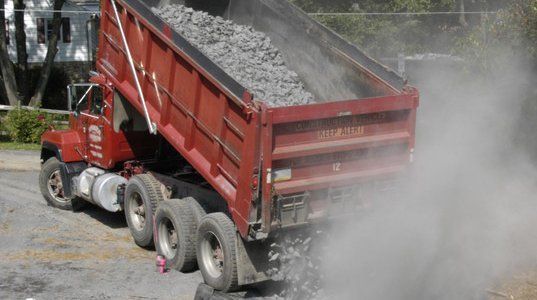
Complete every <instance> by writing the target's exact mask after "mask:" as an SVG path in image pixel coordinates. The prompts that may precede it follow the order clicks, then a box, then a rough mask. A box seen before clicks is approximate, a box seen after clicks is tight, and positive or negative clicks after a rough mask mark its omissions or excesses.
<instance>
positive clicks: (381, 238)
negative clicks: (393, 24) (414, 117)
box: [319, 61, 537, 299]
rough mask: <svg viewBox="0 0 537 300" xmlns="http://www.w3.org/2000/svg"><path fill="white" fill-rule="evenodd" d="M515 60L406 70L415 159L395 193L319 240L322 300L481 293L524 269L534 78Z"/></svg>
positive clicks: (531, 193) (535, 193)
mask: <svg viewBox="0 0 537 300" xmlns="http://www.w3.org/2000/svg"><path fill="white" fill-rule="evenodd" d="M525 66H526V64H523V63H518V64H517V63H516V62H513V61H510V63H509V64H506V65H504V66H501V68H499V69H497V70H496V71H495V72H494V73H489V74H486V75H478V74H477V73H471V72H469V71H467V70H464V69H462V68H440V69H439V68H421V69H420V70H417V71H416V72H415V74H411V84H412V85H414V86H417V87H418V89H419V90H420V92H421V102H420V107H419V110H418V124H417V129H416V130H417V144H416V152H415V155H414V157H415V162H414V163H413V165H412V167H411V171H410V172H409V173H406V174H405V175H404V176H403V178H401V182H402V183H404V184H403V185H402V187H401V188H400V189H398V190H397V191H396V192H395V193H394V194H392V195H391V196H386V197H383V198H382V199H380V200H377V201H375V203H373V204H372V205H371V207H370V208H369V209H367V211H365V212H363V213H361V214H359V215H358V216H357V217H356V218H354V220H352V221H351V222H349V223H343V224H339V225H334V226H332V229H331V232H330V234H328V235H327V236H328V238H326V239H325V240H324V241H323V242H322V243H319V244H321V245H323V246H322V250H321V251H322V255H321V256H322V259H321V261H322V267H321V275H322V276H323V278H324V282H323V288H324V291H323V293H324V294H325V295H326V297H327V298H331V299H487V298H489V297H490V296H491V295H490V290H491V289H492V288H494V286H496V285H497V284H498V283H499V282H501V281H502V280H504V279H505V278H509V277H510V276H512V275H513V274H516V273H518V272H524V271H526V270H531V269H533V270H535V268H536V267H537V266H536V263H537V260H536V259H535V257H536V254H535V253H537V230H536V229H537V169H536V168H535V165H536V162H537V160H536V157H535V156H534V155H533V154H532V150H535V148H534V147H532V146H535V140H536V139H537V131H536V130H535V129H537V126H534V124H532V123H531V120H532V118H533V119H537V109H535V106H537V97H536V94H535V92H534V90H535V83H536V80H535V79H536V76H535V74H533V73H531V72H530V71H529V70H526V67H525ZM532 93H533V94H532ZM532 100H533V102H531V101H532ZM533 113H535V114H533ZM535 152H537V151H535Z"/></svg>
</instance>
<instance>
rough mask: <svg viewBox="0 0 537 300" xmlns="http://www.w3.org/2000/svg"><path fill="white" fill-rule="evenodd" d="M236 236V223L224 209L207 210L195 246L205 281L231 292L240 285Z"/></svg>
mask: <svg viewBox="0 0 537 300" xmlns="http://www.w3.org/2000/svg"><path fill="white" fill-rule="evenodd" d="M236 239H237V230H236V228H235V225H234V224H233V222H232V221H231V220H230V219H229V217H228V216H227V215H225V214H224V213H220V212H219V213H212V214H208V215H206V216H205V217H203V219H202V220H201V223H200V225H199V227H198V243H197V247H196V254H197V259H198V266H199V268H200V271H201V274H202V275H203V279H204V280H205V283H207V284H208V285H209V286H211V287H213V288H214V289H216V290H220V291H224V292H228V291H233V290H236V289H237V288H238V287H239V286H238V277H237V249H236V245H237V243H236ZM219 252H220V253H219ZM218 256H220V257H218Z"/></svg>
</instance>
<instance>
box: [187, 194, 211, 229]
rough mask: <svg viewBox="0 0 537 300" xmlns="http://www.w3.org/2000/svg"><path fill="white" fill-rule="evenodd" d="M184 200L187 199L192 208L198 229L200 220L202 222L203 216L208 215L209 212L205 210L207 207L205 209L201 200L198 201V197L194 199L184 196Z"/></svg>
mask: <svg viewBox="0 0 537 300" xmlns="http://www.w3.org/2000/svg"><path fill="white" fill-rule="evenodd" d="M183 201H185V202H186V204H187V205H188V206H189V207H190V209H191V210H192V213H193V215H194V220H195V221H196V229H197V228H198V226H199V224H200V222H201V219H202V218H203V217H205V215H207V212H205V209H203V207H201V205H200V204H199V202H198V201H196V199H194V198H193V197H186V198H183ZM196 237H197V235H196ZM196 240H197V239H196Z"/></svg>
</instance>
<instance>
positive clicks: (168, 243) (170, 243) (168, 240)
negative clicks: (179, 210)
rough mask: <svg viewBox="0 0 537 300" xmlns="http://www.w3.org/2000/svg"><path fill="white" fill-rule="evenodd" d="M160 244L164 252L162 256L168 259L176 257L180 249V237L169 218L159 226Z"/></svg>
mask: <svg viewBox="0 0 537 300" xmlns="http://www.w3.org/2000/svg"><path fill="white" fill-rule="evenodd" d="M158 242H159V244H160V248H161V250H162V252H163V253H162V254H163V255H164V256H165V257H166V258H168V259H172V258H174V257H175V253H176V252H177V248H178V247H179V237H178V232H177V230H176V229H175V227H174V226H173V223H172V221H171V220H170V219H168V218H164V219H163V220H162V221H161V222H160V224H159V226H158Z"/></svg>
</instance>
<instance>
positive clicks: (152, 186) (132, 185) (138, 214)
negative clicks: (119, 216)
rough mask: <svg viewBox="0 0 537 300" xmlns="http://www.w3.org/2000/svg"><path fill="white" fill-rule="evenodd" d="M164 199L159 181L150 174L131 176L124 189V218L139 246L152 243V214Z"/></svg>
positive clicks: (146, 245)
mask: <svg viewBox="0 0 537 300" xmlns="http://www.w3.org/2000/svg"><path fill="white" fill-rule="evenodd" d="M163 199H164V196H163V195H162V190H161V189H160V182H158V181H157V180H156V179H155V178H154V177H153V176H152V175H150V174H139V175H135V176H133V177H132V178H131V179H130V180H129V182H128V183H127V187H126V189H125V202H124V205H125V218H126V219H127V224H128V225H129V229H130V231H131V235H132V237H133V239H134V242H135V243H136V244H137V245H138V246H140V247H150V246H152V245H153V216H154V213H155V210H156V208H157V205H158V203H159V202H161V201H162V200H163Z"/></svg>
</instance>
